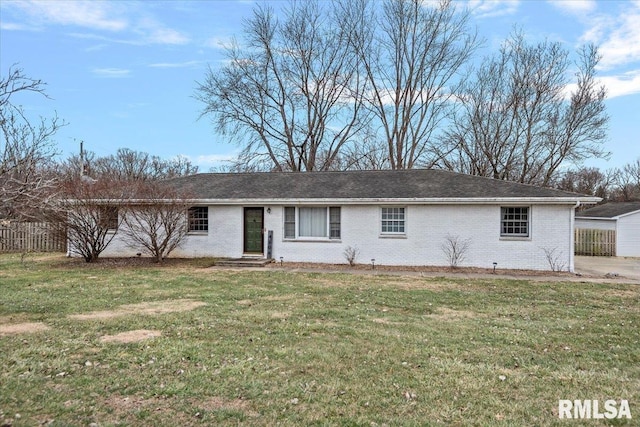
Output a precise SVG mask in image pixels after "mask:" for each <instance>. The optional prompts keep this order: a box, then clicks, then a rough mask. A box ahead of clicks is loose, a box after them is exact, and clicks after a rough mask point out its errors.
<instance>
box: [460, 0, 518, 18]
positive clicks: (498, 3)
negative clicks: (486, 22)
mask: <svg viewBox="0 0 640 427" xmlns="http://www.w3.org/2000/svg"><path fill="white" fill-rule="evenodd" d="M519 4H520V0H469V2H468V4H467V5H468V7H469V10H471V12H472V13H473V14H474V15H475V16H476V17H477V18H480V19H481V18H494V17H496V16H504V15H513V14H514V13H516V12H517V10H518V5H519Z"/></svg>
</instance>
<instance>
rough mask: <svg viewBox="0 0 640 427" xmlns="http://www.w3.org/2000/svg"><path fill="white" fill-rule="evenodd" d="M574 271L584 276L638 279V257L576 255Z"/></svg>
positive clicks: (639, 259)
mask: <svg viewBox="0 0 640 427" xmlns="http://www.w3.org/2000/svg"><path fill="white" fill-rule="evenodd" d="M575 271H576V273H580V274H584V275H585V276H596V277H625V278H628V279H633V280H640V258H624V257H599V256H576V257H575Z"/></svg>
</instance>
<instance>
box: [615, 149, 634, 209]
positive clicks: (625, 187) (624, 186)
mask: <svg viewBox="0 0 640 427" xmlns="http://www.w3.org/2000/svg"><path fill="white" fill-rule="evenodd" d="M613 199H615V200H616V201H620V202H631V201H636V200H640V158H639V159H637V160H636V161H635V162H631V163H627V164H626V165H624V166H623V167H622V168H621V169H618V170H617V174H616V189H615V192H614V195H613Z"/></svg>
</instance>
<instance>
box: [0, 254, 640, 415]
mask: <svg viewBox="0 0 640 427" xmlns="http://www.w3.org/2000/svg"><path fill="white" fill-rule="evenodd" d="M206 265H207V263H206V262H203V261H202V260H200V261H183V262H171V263H168V264H167V265H165V266H158V265H142V264H141V265H126V264H120V263H117V262H101V263H98V264H95V265H89V264H84V263H82V262H79V261H78V260H69V259H66V258H64V257H62V256H32V257H27V258H26V260H24V262H23V261H21V258H20V256H19V255H0V369H1V371H0V425H15V426H18V425H29V426H30V425H41V424H45V425H46V424H48V423H49V424H51V425H85V426H86V425H90V424H92V423H93V425H99V426H105V425H148V426H157V425H165V426H174V425H221V424H222V425H238V424H243V425H264V426H267V425H269V426H270V425H275V424H280V425H291V426H302V425H366V426H371V425H379V426H382V425H437V424H442V425H445V424H446V425H452V424H453V425H469V424H471V425H579V424H581V423H584V422H585V421H577V423H578V424H576V421H564V420H559V419H558V401H559V399H570V400H575V399H596V400H599V401H600V402H601V407H602V406H603V405H604V401H606V400H607V399H614V400H616V401H617V402H620V401H621V400H623V399H624V400H627V401H628V402H629V406H630V410H631V414H632V416H633V419H631V420H628V419H626V418H625V419H616V420H589V421H586V422H587V423H588V425H601V424H605V423H606V424H613V425H637V424H636V423H637V421H638V419H640V288H639V287H638V286H637V285H625V284H615V285H611V284H596V283H577V282H573V283H556V282H534V281H526V280H523V281H517V280H498V279H496V280H485V279H482V280H468V279H461V278H422V277H414V276H406V277H405V276H385V275H375V276H372V275H361V274H358V275H355V274H354V275H352V274H341V273H332V274H319V273H307V274H304V273H292V272H281V271H275V270H269V269H265V270H264V271H246V272H245V271H242V272H237V271H229V270H214V269H209V268H205V267H206ZM601 412H602V409H601Z"/></svg>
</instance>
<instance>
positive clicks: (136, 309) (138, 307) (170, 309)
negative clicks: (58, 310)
mask: <svg viewBox="0 0 640 427" xmlns="http://www.w3.org/2000/svg"><path fill="white" fill-rule="evenodd" d="M203 305H206V303H204V302H202V301H196V300H191V299H178V300H166V301H153V302H144V303H139V304H128V305H123V306H120V307H118V308H116V309H114V310H104V311H93V312H91V313H85V314H71V315H69V318H70V319H75V320H101V319H112V318H114V317H121V316H129V315H132V314H144V315H157V314H165V313H175V312H181V311H191V310H194V309H196V308H198V307H201V306H203Z"/></svg>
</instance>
